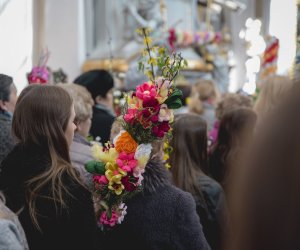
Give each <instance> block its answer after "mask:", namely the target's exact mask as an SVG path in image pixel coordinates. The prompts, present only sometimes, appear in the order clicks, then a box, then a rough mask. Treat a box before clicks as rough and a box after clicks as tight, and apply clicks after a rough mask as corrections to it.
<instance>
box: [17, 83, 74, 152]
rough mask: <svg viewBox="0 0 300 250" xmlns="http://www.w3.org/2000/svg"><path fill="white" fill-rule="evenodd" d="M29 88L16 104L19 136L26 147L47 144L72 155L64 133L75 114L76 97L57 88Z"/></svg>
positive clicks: (39, 86) (40, 86)
mask: <svg viewBox="0 0 300 250" xmlns="http://www.w3.org/2000/svg"><path fill="white" fill-rule="evenodd" d="M29 88H30V89H27V88H25V89H24V90H23V92H22V93H21V95H20V98H19V100H18V102H17V105H16V109H15V114H14V117H13V124H12V127H13V132H14V134H15V136H16V137H17V139H18V140H19V142H20V143H22V144H31V143H33V144H36V145H43V146H44V145H47V146H50V147H53V150H55V151H57V152H60V151H61V152H60V153H61V154H62V155H68V153H67V152H65V151H66V150H68V146H67V141H66V139H65V135H64V131H65V130H66V127H67V124H68V121H69V118H70V115H71V106H72V103H73V101H72V98H71V97H70V95H69V94H68V93H67V92H66V91H64V90H63V89H61V88H59V87H57V86H50V85H48V86H42V85H38V86H34V87H29ZM33 121H34V123H33Z"/></svg>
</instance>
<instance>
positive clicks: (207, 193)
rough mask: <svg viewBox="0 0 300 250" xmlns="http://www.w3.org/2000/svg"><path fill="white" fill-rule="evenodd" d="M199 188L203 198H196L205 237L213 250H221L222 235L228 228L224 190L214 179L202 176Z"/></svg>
mask: <svg viewBox="0 0 300 250" xmlns="http://www.w3.org/2000/svg"><path fill="white" fill-rule="evenodd" d="M199 186H200V189H201V192H202V197H200V196H195V197H194V198H195V201H196V208H197V213H198V215H199V217H200V218H201V223H202V225H203V232H204V235H205V237H206V239H207V241H208V243H209V245H210V246H211V248H212V250H218V249H221V244H222V234H223V230H224V227H226V225H225V222H226V218H225V215H226V201H225V196H224V192H223V189H222V187H221V185H220V184H219V183H217V182H216V181H215V180H213V179H212V178H210V177H208V176H206V175H201V176H200V177H199Z"/></svg>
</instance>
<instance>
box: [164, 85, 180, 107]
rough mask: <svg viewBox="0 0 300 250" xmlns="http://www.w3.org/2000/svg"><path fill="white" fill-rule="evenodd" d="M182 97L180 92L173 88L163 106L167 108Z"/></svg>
mask: <svg viewBox="0 0 300 250" xmlns="http://www.w3.org/2000/svg"><path fill="white" fill-rule="evenodd" d="M181 97H182V92H181V90H179V89H177V88H175V89H174V91H173V93H172V94H171V95H170V96H169V97H168V99H167V100H166V101H165V104H167V106H169V105H170V104H171V103H173V102H174V101H176V100H177V99H178V98H179V99H180V98H181Z"/></svg>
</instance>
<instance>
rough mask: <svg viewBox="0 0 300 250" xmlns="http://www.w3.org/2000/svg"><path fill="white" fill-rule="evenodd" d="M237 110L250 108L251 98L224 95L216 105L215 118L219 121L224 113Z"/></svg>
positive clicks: (238, 95)
mask: <svg viewBox="0 0 300 250" xmlns="http://www.w3.org/2000/svg"><path fill="white" fill-rule="evenodd" d="M239 108H252V100H251V98H250V97H248V96H245V95H242V94H234V93H228V94H225V95H224V96H223V97H222V99H221V101H220V102H219V103H218V104H217V108H216V116H217V118H218V120H219V121H220V120H221V119H222V118H223V116H224V115H225V114H226V113H228V112H230V111H232V110H235V109H239Z"/></svg>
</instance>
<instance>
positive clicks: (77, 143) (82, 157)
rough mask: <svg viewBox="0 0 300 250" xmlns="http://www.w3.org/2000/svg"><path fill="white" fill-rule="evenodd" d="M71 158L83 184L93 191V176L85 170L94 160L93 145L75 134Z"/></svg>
mask: <svg viewBox="0 0 300 250" xmlns="http://www.w3.org/2000/svg"><path fill="white" fill-rule="evenodd" d="M70 157H71V162H72V166H73V167H75V168H76V169H77V171H78V172H79V173H80V176H81V179H82V180H83V182H84V183H85V184H86V185H87V187H89V188H90V189H92V187H93V179H92V175H91V174H90V173H89V172H87V171H86V170H85V167H84V165H85V164H86V163H87V162H89V161H92V160H93V157H92V150H91V145H90V144H89V142H88V141H87V140H85V138H83V137H82V136H80V135H78V134H75V135H74V139H73V143H72V144H71V147H70Z"/></svg>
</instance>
